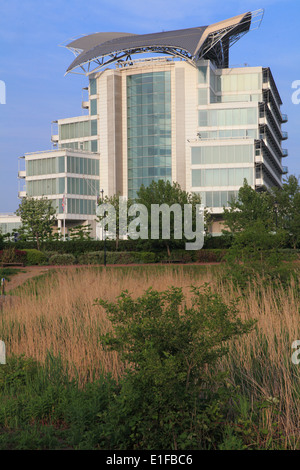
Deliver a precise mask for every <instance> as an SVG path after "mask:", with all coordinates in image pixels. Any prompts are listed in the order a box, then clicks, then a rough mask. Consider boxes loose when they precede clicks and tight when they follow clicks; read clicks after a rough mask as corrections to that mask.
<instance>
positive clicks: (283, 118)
mask: <svg viewBox="0 0 300 470" xmlns="http://www.w3.org/2000/svg"><path fill="white" fill-rule="evenodd" d="M281 117H282V122H288V120H289V118H288V115H287V114H281Z"/></svg>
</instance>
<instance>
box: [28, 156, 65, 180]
mask: <svg viewBox="0 0 300 470" xmlns="http://www.w3.org/2000/svg"><path fill="white" fill-rule="evenodd" d="M25 165H26V175H27V176H38V175H50V174H54V173H64V171H65V157H52V158H38V159H35V160H27V161H26V162H25Z"/></svg>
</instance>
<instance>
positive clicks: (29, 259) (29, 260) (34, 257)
mask: <svg viewBox="0 0 300 470" xmlns="http://www.w3.org/2000/svg"><path fill="white" fill-rule="evenodd" d="M24 251H25V253H26V264H27V265H28V266H33V265H37V264H46V263H47V261H48V258H47V256H46V255H45V254H44V253H43V252H42V251H39V250H36V249H34V248H32V249H25V250H24Z"/></svg>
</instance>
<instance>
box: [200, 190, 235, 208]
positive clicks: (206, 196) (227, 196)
mask: <svg viewBox="0 0 300 470" xmlns="http://www.w3.org/2000/svg"><path fill="white" fill-rule="evenodd" d="M237 195H238V191H205V192H203V193H201V201H202V203H203V204H204V206H205V207H224V206H225V207H228V206H229V204H228V203H229V202H232V201H233V200H234V199H235V198H237Z"/></svg>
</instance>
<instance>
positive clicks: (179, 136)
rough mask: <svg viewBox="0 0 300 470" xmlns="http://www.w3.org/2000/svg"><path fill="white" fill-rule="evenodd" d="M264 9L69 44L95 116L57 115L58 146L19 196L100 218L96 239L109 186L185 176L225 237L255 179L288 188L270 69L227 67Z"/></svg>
mask: <svg viewBox="0 0 300 470" xmlns="http://www.w3.org/2000/svg"><path fill="white" fill-rule="evenodd" d="M262 16H263V11H262V10H259V11H257V12H253V13H246V14H243V15H239V16H236V17H234V18H231V19H229V20H225V21H222V22H220V23H216V24H213V25H210V26H204V27H195V28H188V29H182V30H176V31H167V32H165V31H164V32H160V33H153V34H129V33H113V32H111V33H109V32H106V33H95V34H91V35H88V36H83V37H80V38H78V39H75V40H73V41H72V42H70V43H68V44H67V45H66V47H67V49H69V50H70V51H72V52H73V53H74V54H75V59H74V60H73V62H72V63H71V65H70V66H69V67H68V69H67V73H82V74H84V75H86V77H87V87H86V89H85V93H86V99H85V100H84V101H83V102H82V107H83V108H84V109H85V110H86V114H85V115H83V116H79V117H73V118H68V119H58V120H57V121H55V122H54V125H55V126H56V129H57V130H56V131H55V132H53V135H52V143H53V149H52V150H51V151H47V152H38V153H31V154H26V155H24V156H23V157H22V158H23V160H25V170H21V171H20V172H19V177H20V179H21V181H23V182H24V183H25V187H24V188H20V193H19V196H20V197H22V196H24V195H28V196H33V197H42V196H47V197H48V198H50V199H52V200H53V204H55V206H56V207H57V212H58V228H59V229H61V228H62V226H63V221H65V224H66V227H67V228H68V227H71V226H74V225H78V224H79V223H80V224H92V225H93V235H94V236H95V233H96V231H95V210H96V204H97V198H98V197H99V196H100V193H101V191H103V193H104V194H105V195H108V196H112V195H114V194H117V193H119V194H120V195H123V196H126V197H131V198H132V197H135V195H136V192H137V190H138V189H139V188H140V186H141V184H144V185H148V184H150V183H151V181H152V180H155V181H157V180H159V179H163V180H169V181H171V182H172V181H176V182H178V183H179V184H180V185H181V187H182V188H183V189H185V190H186V191H189V192H191V191H194V192H199V193H201V196H202V202H203V203H204V205H205V206H206V207H207V208H209V210H210V211H211V212H212V213H213V214H214V220H215V222H214V223H213V224H212V227H211V231H212V233H213V235H217V234H218V233H220V231H221V228H220V227H221V226H220V221H221V218H222V211H223V207H224V206H227V205H228V201H230V200H231V198H232V197H234V196H236V195H237V193H238V190H239V188H240V187H241V186H242V184H243V181H244V179H245V178H246V179H247V181H248V183H249V184H250V185H251V186H252V187H253V188H255V189H256V190H258V191H260V190H265V189H269V188H271V187H274V186H276V187H281V185H282V175H284V174H285V173H287V168H286V167H285V166H283V162H284V158H285V157H286V156H287V154H288V152H287V150H286V149H285V148H283V146H282V144H283V141H285V140H286V139H287V133H286V132H285V131H284V130H283V129H282V125H283V124H284V123H286V122H287V116H286V115H284V114H282V112H281V105H282V101H281V98H280V94H279V92H278V89H277V87H276V84H275V81H274V78H273V76H272V73H271V70H270V69H269V68H268V67H261V66H257V67H248V66H244V67H235V68H230V67H229V49H230V47H231V46H232V45H233V44H234V43H235V42H236V41H237V40H238V39H240V38H241V37H242V36H243V35H244V34H246V33H247V32H249V31H250V30H252V29H255V28H257V27H258V26H259V24H260V22H261V19H262ZM142 54H143V55H142ZM141 57H142V58H141ZM242 60H243V58H241V61H242Z"/></svg>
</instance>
